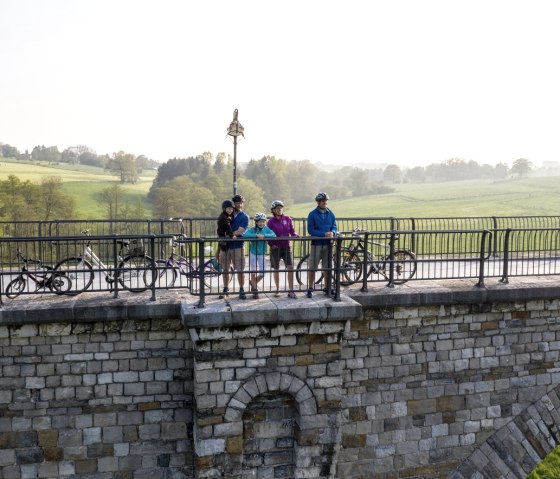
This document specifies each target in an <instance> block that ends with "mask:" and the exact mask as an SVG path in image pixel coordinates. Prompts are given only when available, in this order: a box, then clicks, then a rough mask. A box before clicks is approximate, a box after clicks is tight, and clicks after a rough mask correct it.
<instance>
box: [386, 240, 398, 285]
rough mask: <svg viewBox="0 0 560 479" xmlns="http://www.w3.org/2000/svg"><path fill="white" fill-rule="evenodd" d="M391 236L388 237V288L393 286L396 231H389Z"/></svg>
mask: <svg viewBox="0 0 560 479" xmlns="http://www.w3.org/2000/svg"><path fill="white" fill-rule="evenodd" d="M390 236H391V238H390V239H389V283H387V287H388V288H394V287H395V237H396V233H395V232H394V231H391V235H390Z"/></svg>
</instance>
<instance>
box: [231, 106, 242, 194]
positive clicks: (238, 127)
mask: <svg viewBox="0 0 560 479" xmlns="http://www.w3.org/2000/svg"><path fill="white" fill-rule="evenodd" d="M237 114H238V111H237V108H236V109H235V110H233V121H232V122H231V123H230V124H229V128H228V132H227V134H228V136H232V137H233V194H234V195H236V194H237V137H238V136H239V135H241V136H242V137H243V138H245V135H244V134H243V130H244V129H245V128H243V125H242V124H241V123H239V120H238V119H237Z"/></svg>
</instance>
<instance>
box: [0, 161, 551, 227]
mask: <svg viewBox="0 0 560 479" xmlns="http://www.w3.org/2000/svg"><path fill="white" fill-rule="evenodd" d="M9 175H15V176H17V177H19V178H20V179H21V180H23V181H25V180H30V181H33V182H36V183H39V182H40V181H41V178H42V177H44V176H60V177H61V178H62V180H63V182H64V191H65V192H66V193H67V194H69V195H71V196H72V197H74V198H75V200H76V205H77V210H78V217H79V218H104V217H105V216H106V213H105V211H104V209H103V206H102V205H100V204H99V203H98V200H97V194H98V193H99V192H100V191H101V190H103V189H104V188H107V187H108V186H111V185H113V184H117V183H118V180H117V178H116V177H115V176H113V175H111V174H110V173H108V172H106V171H104V170H102V169H100V168H94V167H88V166H81V165H67V164H60V165H51V166H49V165H47V164H39V163H37V162H33V163H19V162H16V161H8V160H6V159H1V161H0V180H5V179H6V178H7V177H8V176H9ZM155 175H156V171H153V170H149V171H144V172H143V173H142V175H141V177H140V179H139V181H138V182H137V183H136V184H134V185H128V184H125V185H122V189H123V192H124V195H125V200H126V202H127V203H128V204H129V205H130V206H131V207H133V206H134V205H136V204H138V202H141V203H142V204H143V205H144V207H145V211H146V217H151V216H152V211H151V206H150V204H149V203H148V201H147V197H146V195H147V193H148V190H149V189H150V186H151V185H152V181H153V179H154V177H155ZM559 180H560V178H558V177H539V178H529V179H524V180H507V181H455V182H448V183H427V184H401V185H395V186H394V188H395V191H394V192H393V193H390V194H385V195H375V196H365V197H360V198H352V199H343V200H338V199H337V198H334V197H333V198H332V199H331V201H330V205H329V206H330V207H331V208H332V209H333V211H334V212H335V213H336V215H337V216H339V217H360V216H361V217H364V216H394V217H399V218H405V217H442V216H519V215H560V195H559V193H560V187H559V186H558V183H559ZM314 195H315V192H310V195H309V196H310V200H309V201H308V202H306V203H303V204H299V205H290V204H287V209H286V213H287V214H289V215H291V216H294V217H298V218H301V217H306V216H307V214H308V213H309V211H310V210H311V208H314V207H315V202H314V201H313V197H314ZM216 208H217V205H208V212H209V215H213V214H214V213H215V211H216ZM247 210H248V213H250V214H252V213H254V211H253V209H252V208H251V205H250V204H249V205H247Z"/></svg>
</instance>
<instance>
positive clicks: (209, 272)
mask: <svg viewBox="0 0 560 479" xmlns="http://www.w3.org/2000/svg"><path fill="white" fill-rule="evenodd" d="M216 264H217V263H215V262H214V260H211V259H210V260H208V261H206V263H204V285H205V286H206V287H207V288H211V287H212V279H215V278H217V277H218V276H219V275H220V271H219V270H218V268H216Z"/></svg>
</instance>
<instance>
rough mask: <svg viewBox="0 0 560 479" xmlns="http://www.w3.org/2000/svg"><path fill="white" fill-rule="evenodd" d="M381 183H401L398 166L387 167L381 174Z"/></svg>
mask: <svg viewBox="0 0 560 479" xmlns="http://www.w3.org/2000/svg"><path fill="white" fill-rule="evenodd" d="M383 181H386V182H387V183H400V182H401V181H402V171H401V169H400V168H399V166H398V165H388V166H387V168H385V171H384V172H383Z"/></svg>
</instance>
